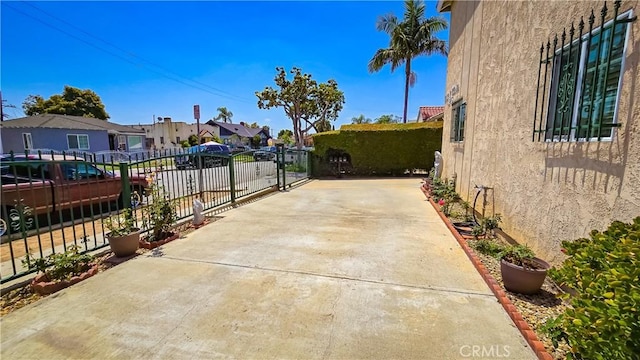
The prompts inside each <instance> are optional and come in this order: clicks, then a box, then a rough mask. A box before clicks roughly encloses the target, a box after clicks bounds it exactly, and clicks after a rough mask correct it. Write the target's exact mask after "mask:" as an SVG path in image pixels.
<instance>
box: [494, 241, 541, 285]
mask: <svg viewBox="0 0 640 360" xmlns="http://www.w3.org/2000/svg"><path fill="white" fill-rule="evenodd" d="M549 267H550V266H549V264H548V263H547V262H546V261H544V260H542V259H539V258H537V257H535V254H534V253H533V250H531V249H530V248H529V247H528V246H526V245H515V246H514V245H510V246H507V247H506V248H505V249H504V250H503V251H502V252H501V253H500V273H501V274H502V282H503V284H504V287H505V288H506V289H507V290H509V291H512V292H516V293H520V294H535V293H537V292H538V291H540V288H541V287H542V284H543V283H544V279H545V278H546V276H547V270H548V269H549Z"/></svg>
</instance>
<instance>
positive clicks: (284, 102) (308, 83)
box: [256, 67, 344, 148]
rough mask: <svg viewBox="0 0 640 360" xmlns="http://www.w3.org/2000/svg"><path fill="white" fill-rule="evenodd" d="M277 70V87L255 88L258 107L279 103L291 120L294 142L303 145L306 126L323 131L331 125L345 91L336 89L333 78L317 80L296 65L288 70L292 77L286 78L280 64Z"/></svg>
mask: <svg viewBox="0 0 640 360" xmlns="http://www.w3.org/2000/svg"><path fill="white" fill-rule="evenodd" d="M276 72H277V74H276V76H275V79H274V80H275V83H276V86H277V87H278V89H277V90H276V89H274V88H272V87H270V86H267V87H265V89H264V90H263V91H261V92H256V96H257V97H258V108H260V109H271V108H274V107H282V108H283V109H284V112H285V114H287V116H288V117H289V118H290V119H291V121H292V122H293V137H294V139H295V143H296V145H297V146H298V148H302V146H303V145H304V143H303V141H304V136H305V135H306V134H307V133H308V131H309V130H311V129H314V130H315V131H316V132H322V131H326V130H330V129H331V122H332V121H335V120H336V119H337V118H338V113H339V112H340V111H341V110H342V106H343V104H344V93H343V92H342V91H340V90H338V83H337V82H336V81H335V80H333V79H330V80H328V81H327V82H326V83H320V84H318V83H317V82H316V81H315V80H313V79H312V78H311V75H310V74H303V73H302V70H301V69H299V68H297V67H294V68H293V69H291V71H289V72H290V73H291V74H293V80H288V79H287V72H286V71H285V69H284V68H282V67H277V68H276Z"/></svg>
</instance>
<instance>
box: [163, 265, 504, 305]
mask: <svg viewBox="0 0 640 360" xmlns="http://www.w3.org/2000/svg"><path fill="white" fill-rule="evenodd" d="M162 259H168V260H177V261H188V262H194V263H202V264H210V265H220V266H229V267H236V268H243V269H253V270H262V271H271V272H279V273H285V274H297V275H308V276H316V277H322V278H327V279H336V280H348V281H355V282H362V283H369V284H377V285H391V286H398V287H404V288H410V289H419V290H427V291H434V292H443V293H455V294H461V295H470V296H478V297H487V298H493V297H494V295H493V293H491V292H490V290H489V288H488V287H487V292H479V291H474V290H465V289H456V288H447V287H440V286H431V285H426V286H420V285H411V284H400V283H394V282H385V281H380V280H372V279H362V278H355V277H351V276H347V275H335V274H322V273H314V272H310V271H300V270H285V269H276V268H267V267H262V266H257V265H253V266H252V265H242V264H231V263H224V262H220V261H207V260H197V259H189V258H181V257H174V256H163V257H162Z"/></svg>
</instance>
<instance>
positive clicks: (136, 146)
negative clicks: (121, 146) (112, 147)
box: [127, 135, 142, 151]
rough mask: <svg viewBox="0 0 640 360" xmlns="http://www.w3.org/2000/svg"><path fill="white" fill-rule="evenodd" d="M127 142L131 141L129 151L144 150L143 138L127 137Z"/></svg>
mask: <svg viewBox="0 0 640 360" xmlns="http://www.w3.org/2000/svg"><path fill="white" fill-rule="evenodd" d="M127 140H128V141H129V151H131V150H142V136H134V135H131V136H127Z"/></svg>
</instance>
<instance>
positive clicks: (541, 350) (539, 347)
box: [420, 186, 553, 360]
mask: <svg viewBox="0 0 640 360" xmlns="http://www.w3.org/2000/svg"><path fill="white" fill-rule="evenodd" d="M420 190H422V192H423V193H424V195H425V196H426V197H427V199H429V202H430V203H431V205H432V206H433V208H434V209H435V210H436V211H437V212H438V215H440V218H441V219H442V221H444V223H445V224H446V225H447V228H449V230H450V231H451V233H452V234H453V236H454V237H455V238H456V240H457V241H458V243H459V244H460V246H461V247H462V249H463V250H464V252H465V253H466V254H467V256H468V257H469V259H470V260H471V263H473V266H475V268H476V270H478V273H480V276H482V279H484V281H485V282H486V283H487V285H488V286H489V288H490V289H491V291H492V292H493V293H494V295H495V296H496V298H497V299H498V301H499V302H500V304H501V305H502V307H504V309H505V310H506V312H507V314H509V317H510V318H511V320H512V321H513V323H514V324H515V325H516V327H517V328H518V330H520V333H522V336H523V337H524V338H525V339H526V340H527V343H529V346H531V349H532V350H533V351H534V352H535V354H536V356H538V359H541V360H553V357H552V356H551V355H550V354H549V353H548V352H547V350H546V348H545V347H544V344H543V343H542V341H540V340H539V339H538V336H536V333H535V332H534V331H533V330H532V329H531V327H529V325H528V324H527V322H526V321H525V320H524V318H523V317H522V315H521V314H520V312H518V309H517V308H516V307H515V305H513V303H512V302H511V300H509V298H508V297H507V295H506V294H505V292H504V291H503V290H502V287H501V286H500V284H498V282H497V281H496V280H495V279H494V278H493V276H491V274H490V273H489V271H488V270H487V269H486V268H485V266H484V265H483V264H482V261H480V259H479V258H478V256H476V254H475V253H474V252H473V251H472V250H471V248H470V247H469V245H468V244H467V242H466V241H465V239H464V238H463V237H462V236H461V235H460V234H459V233H458V231H456V229H455V228H454V227H453V225H452V224H451V222H450V221H449V219H448V218H447V217H446V216H445V215H444V213H442V211H441V210H440V207H439V206H438V205H437V204H436V203H435V202H434V201H433V199H432V198H431V196H430V195H429V194H428V192H427V190H426V189H425V188H424V186H422V187H420Z"/></svg>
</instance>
